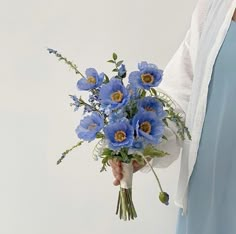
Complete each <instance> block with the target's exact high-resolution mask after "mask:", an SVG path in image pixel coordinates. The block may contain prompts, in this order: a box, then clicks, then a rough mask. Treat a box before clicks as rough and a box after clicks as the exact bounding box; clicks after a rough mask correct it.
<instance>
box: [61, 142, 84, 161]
mask: <svg viewBox="0 0 236 234" xmlns="http://www.w3.org/2000/svg"><path fill="white" fill-rule="evenodd" d="M82 144H83V141H79V142H78V143H77V144H76V145H74V146H72V147H71V148H69V149H67V150H66V151H65V152H63V153H62V155H61V157H60V159H59V160H58V161H57V165H58V164H60V163H61V162H62V160H63V159H64V158H65V157H66V155H67V154H68V153H70V152H71V151H72V150H73V149H75V148H77V147H79V146H80V145H82Z"/></svg>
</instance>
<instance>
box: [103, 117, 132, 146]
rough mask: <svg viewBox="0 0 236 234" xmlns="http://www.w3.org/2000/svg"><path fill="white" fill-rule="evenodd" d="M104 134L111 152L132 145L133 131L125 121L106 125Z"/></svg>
mask: <svg viewBox="0 0 236 234" xmlns="http://www.w3.org/2000/svg"><path fill="white" fill-rule="evenodd" d="M104 133H105V136H106V139H107V140H108V144H109V147H110V148H111V149H113V150H119V149H121V148H122V147H130V146H132V144H133V140H134V129H133V127H132V126H131V125H130V124H129V122H128V121H127V120H126V121H120V122H117V123H112V124H109V125H107V126H106V127H105V128H104Z"/></svg>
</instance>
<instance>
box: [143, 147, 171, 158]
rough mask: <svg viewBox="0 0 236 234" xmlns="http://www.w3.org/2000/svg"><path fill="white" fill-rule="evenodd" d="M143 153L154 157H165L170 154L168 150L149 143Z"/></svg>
mask: <svg viewBox="0 0 236 234" xmlns="http://www.w3.org/2000/svg"><path fill="white" fill-rule="evenodd" d="M143 155H144V156H149V157H152V158H154V157H164V156H166V155H169V154H168V153H167V152H164V151H162V150H159V149H157V148H155V147H154V146H152V145H147V146H146V147H145V148H144V150H143Z"/></svg>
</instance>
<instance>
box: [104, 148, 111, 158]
mask: <svg viewBox="0 0 236 234" xmlns="http://www.w3.org/2000/svg"><path fill="white" fill-rule="evenodd" d="M112 152H113V151H112V150H110V149H109V148H105V149H103V152H102V155H108V156H111V155H112Z"/></svg>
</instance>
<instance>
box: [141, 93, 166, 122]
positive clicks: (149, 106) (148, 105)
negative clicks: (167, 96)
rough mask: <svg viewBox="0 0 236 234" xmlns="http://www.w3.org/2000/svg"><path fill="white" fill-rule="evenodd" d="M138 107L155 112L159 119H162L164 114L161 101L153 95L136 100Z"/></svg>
mask: <svg viewBox="0 0 236 234" xmlns="http://www.w3.org/2000/svg"><path fill="white" fill-rule="evenodd" d="M138 108H139V109H142V110H145V111H152V112H154V113H156V115H157V117H158V118H159V119H163V118H164V117H165V116H166V112H165V111H164V109H163V105H162V103H161V102H159V101H158V100H157V99H156V98H154V97H144V98H143V99H141V100H140V101H139V102H138Z"/></svg>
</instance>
